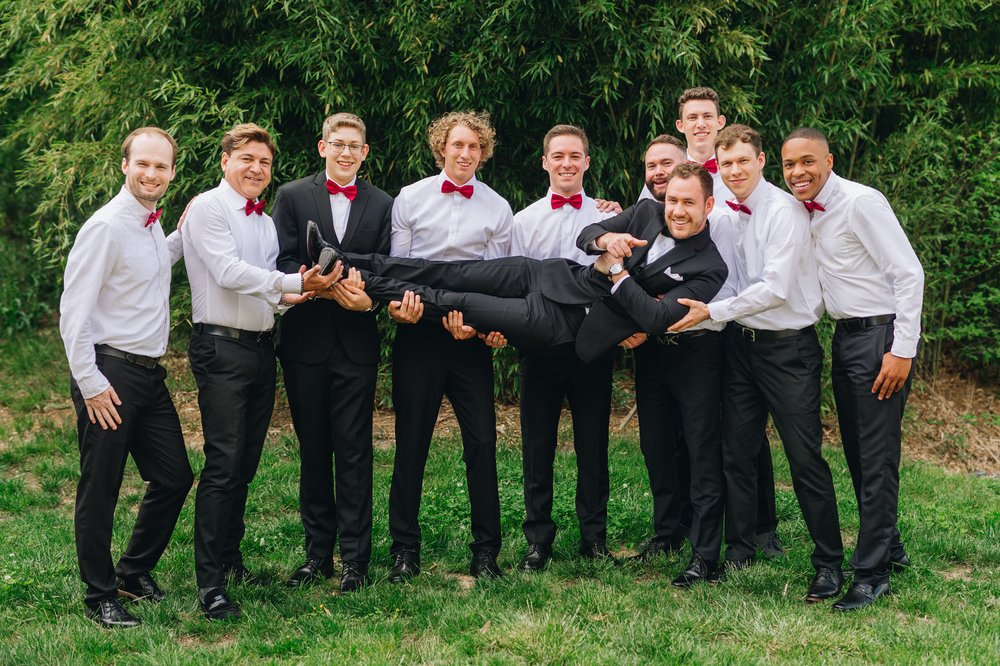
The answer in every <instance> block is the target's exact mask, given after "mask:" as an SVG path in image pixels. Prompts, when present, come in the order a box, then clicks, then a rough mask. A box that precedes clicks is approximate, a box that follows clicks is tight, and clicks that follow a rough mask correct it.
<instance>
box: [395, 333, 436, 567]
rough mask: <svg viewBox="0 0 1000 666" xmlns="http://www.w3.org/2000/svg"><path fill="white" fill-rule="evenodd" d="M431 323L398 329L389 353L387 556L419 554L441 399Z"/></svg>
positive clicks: (434, 335) (434, 340) (434, 336)
mask: <svg viewBox="0 0 1000 666" xmlns="http://www.w3.org/2000/svg"><path fill="white" fill-rule="evenodd" d="M442 334H446V332H445V331H444V330H443V329H442V330H440V331H439V330H437V324H436V323H435V322H425V323H420V324H413V325H400V326H398V327H397V328H396V339H395V342H394V343H393V347H392V404H393V408H394V410H395V412H396V455H395V459H394V461H393V468H392V484H391V486H390V489H389V534H390V536H391V537H392V552H393V554H395V553H397V552H399V551H400V550H403V549H412V550H419V549H420V523H419V516H420V496H421V493H422V491H423V482H424V467H425V466H426V465H427V454H428V452H429V451H430V445H431V437H433V435H434V424H435V423H436V422H437V416H438V411H439V410H440V408H441V400H442V398H443V397H444V387H445V380H446V377H447V371H446V368H445V366H444V364H443V361H442V355H443V351H442V350H443V345H444V344H445V342H446V341H445V340H444V338H443V335H442Z"/></svg>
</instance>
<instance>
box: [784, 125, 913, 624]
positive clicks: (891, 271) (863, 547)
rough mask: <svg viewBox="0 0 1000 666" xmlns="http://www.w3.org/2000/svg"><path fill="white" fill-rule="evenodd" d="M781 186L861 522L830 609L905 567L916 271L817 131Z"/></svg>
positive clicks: (868, 594)
mask: <svg viewBox="0 0 1000 666" xmlns="http://www.w3.org/2000/svg"><path fill="white" fill-rule="evenodd" d="M781 160H782V168H783V169H784V174H785V183H786V184H787V185H788V189H789V191H791V193H792V194H793V195H794V196H795V198H796V199H798V200H799V201H801V202H803V204H804V205H805V209H806V210H807V211H808V212H809V218H810V224H809V228H810V230H811V231H812V237H813V240H814V245H815V252H816V262H817V263H818V264H819V282H820V285H821V287H822V289H823V300H824V302H825V303H826V311H827V312H828V313H829V314H830V316H831V317H833V318H834V319H835V320H836V321H837V328H836V332H835V333H834V336H833V394H834V398H835V399H836V402H837V416H838V418H839V420H840V435H841V440H842V441H843V443H844V455H845V456H846V458H847V463H848V467H849V468H850V470H851V479H852V480H853V482H854V494H855V496H856V498H857V500H858V513H859V515H860V527H859V529H858V542H857V546H856V547H855V549H854V554H853V556H852V557H851V564H852V565H853V568H854V581H853V582H852V584H851V587H850V589H849V590H848V592H847V594H846V595H845V596H844V598H843V599H841V600H840V601H838V602H837V603H835V604H834V605H833V607H834V609H836V610H854V609H857V608H862V607H864V606H868V605H870V604H871V603H873V602H874V601H875V600H876V599H878V598H879V597H881V596H883V595H885V594H888V593H889V572H890V571H891V570H893V569H900V568H903V567H905V566H907V565H909V558H908V557H907V555H906V551H905V550H904V549H903V544H902V541H901V540H900V535H899V528H898V527H897V526H896V520H897V507H898V503H899V455H900V441H901V437H902V433H901V422H902V419H903V409H904V408H905V407H906V398H907V395H908V394H909V392H910V383H911V381H912V379H913V358H914V356H916V353H917V344H918V342H919V339H920V311H921V308H922V305H923V288H924V271H923V268H922V267H921V265H920V260H919V259H917V255H916V254H914V252H913V248H912V247H910V242H909V240H907V238H906V234H905V233H904V232H903V228H902V227H901V226H900V224H899V220H897V219H896V215H895V214H894V213H893V212H892V208H891V207H890V206H889V202H888V201H887V200H886V198H885V196H884V195H882V193H881V192H878V191H877V190H874V189H872V188H870V187H866V186H865V185H861V184H860V183H855V182H852V181H849V180H846V179H844V178H841V177H840V176H838V175H837V174H835V173H834V172H833V155H832V154H830V146H829V144H828V143H827V140H826V136H824V135H823V133H822V132H820V131H818V130H815V129H812V128H808V127H803V128H800V129H797V130H795V131H794V132H792V133H791V134H789V135H788V137H787V138H786V139H785V143H784V145H783V146H782V148H781Z"/></svg>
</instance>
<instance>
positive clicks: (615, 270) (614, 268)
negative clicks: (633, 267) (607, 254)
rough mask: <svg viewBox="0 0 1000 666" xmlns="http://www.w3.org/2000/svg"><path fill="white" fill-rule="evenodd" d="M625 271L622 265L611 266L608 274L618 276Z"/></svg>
mask: <svg viewBox="0 0 1000 666" xmlns="http://www.w3.org/2000/svg"><path fill="white" fill-rule="evenodd" d="M623 270H624V268H623V266H622V265H621V264H611V265H610V266H609V267H608V273H610V274H611V275H618V274H619V273H621V272H622V271H623Z"/></svg>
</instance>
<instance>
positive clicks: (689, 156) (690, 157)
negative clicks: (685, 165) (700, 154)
mask: <svg viewBox="0 0 1000 666" xmlns="http://www.w3.org/2000/svg"><path fill="white" fill-rule="evenodd" d="M684 156H685V157H687V160H688V162H694V163H695V164H701V165H702V166H704V165H705V162H707V161H708V160H710V159H712V157H715V153H712V156H711V157H709V158H708V160H705V162H702V161H701V160H699V159H697V158H695V157H694V156H693V155H692V154H691V153H689V152H687V151H685V152H684Z"/></svg>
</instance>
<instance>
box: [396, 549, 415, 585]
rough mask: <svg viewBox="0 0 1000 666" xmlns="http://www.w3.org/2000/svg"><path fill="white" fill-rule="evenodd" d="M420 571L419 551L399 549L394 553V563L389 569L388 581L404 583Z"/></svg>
mask: <svg viewBox="0 0 1000 666" xmlns="http://www.w3.org/2000/svg"><path fill="white" fill-rule="evenodd" d="M419 573H420V553H418V552H417V551H415V550H401V551H399V552H398V553H396V560H395V563H394V564H393V565H392V569H389V582H390V583H405V582H406V581H408V580H409V579H411V578H413V577H414V576H416V575H418V574H419Z"/></svg>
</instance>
